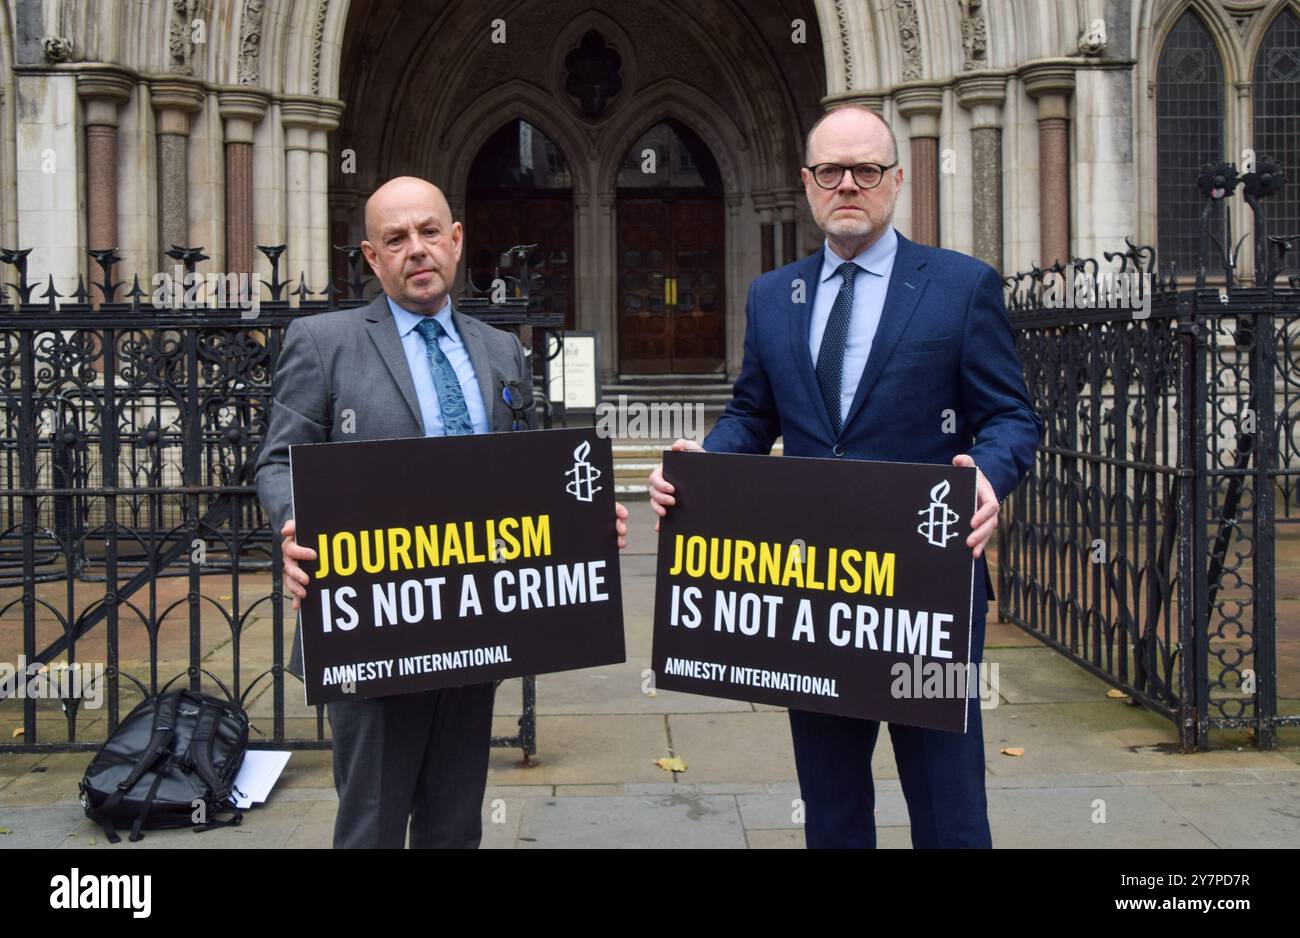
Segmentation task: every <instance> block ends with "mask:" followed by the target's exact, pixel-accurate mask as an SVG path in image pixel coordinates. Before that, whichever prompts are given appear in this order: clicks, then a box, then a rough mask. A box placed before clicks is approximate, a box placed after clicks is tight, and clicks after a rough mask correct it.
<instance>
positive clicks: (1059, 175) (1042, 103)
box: [1022, 63, 1074, 267]
mask: <svg viewBox="0 0 1300 938" xmlns="http://www.w3.org/2000/svg"><path fill="white" fill-rule="evenodd" d="M1022 79H1023V81H1024V83H1025V91H1026V92H1027V93H1028V94H1029V96H1030V97H1031V98H1033V99H1034V100H1035V101H1037V102H1038V213H1039V217H1040V219H1041V221H1040V223H1039V224H1040V229H1039V231H1040V233H1039V250H1040V251H1041V253H1042V258H1041V260H1040V261H1039V263H1040V264H1041V265H1042V266H1044V267H1049V266H1051V265H1052V264H1054V263H1056V262H1057V261H1060V262H1061V263H1065V262H1066V261H1067V260H1069V258H1070V93H1071V92H1072V91H1073V90H1074V68H1073V67H1072V66H1070V65H1065V64H1058V63H1045V64H1041V65H1034V66H1030V67H1029V68H1027V69H1026V70H1025V71H1024V72H1023V73H1022Z"/></svg>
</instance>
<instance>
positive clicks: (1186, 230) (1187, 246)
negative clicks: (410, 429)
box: [1156, 10, 1224, 273]
mask: <svg viewBox="0 0 1300 938" xmlns="http://www.w3.org/2000/svg"><path fill="white" fill-rule="evenodd" d="M1223 109H1224V87H1223V63H1222V62H1221V60H1220V59H1219V52H1218V50H1217V49H1216V48H1215V47H1214V40H1213V39H1211V38H1210V33H1209V31H1208V30H1206V28H1205V25H1204V24H1203V23H1202V22H1201V20H1200V17H1198V16H1197V15H1196V14H1195V13H1193V12H1192V11H1191V10H1188V11H1187V12H1185V13H1184V14H1183V15H1182V16H1181V17H1179V19H1178V22H1177V23H1175V24H1174V28H1173V29H1172V30H1170V31H1169V35H1168V36H1167V37H1166V38H1165V45H1164V48H1163V49H1162V50H1161V52H1160V64H1159V66H1158V68H1157V70H1156V173H1157V176H1158V184H1157V187H1156V200H1157V207H1156V224H1157V228H1158V231H1157V244H1158V251H1157V258H1158V260H1159V262H1160V264H1161V265H1162V266H1163V265H1164V264H1167V263H1168V262H1170V261H1173V262H1174V263H1175V264H1177V265H1178V271H1179V272H1180V273H1190V272H1191V271H1193V270H1194V269H1195V268H1196V262H1197V251H1198V244H1199V231H1200V227H1199V226H1200V215H1201V208H1202V205H1203V203H1202V201H1201V197H1200V193H1199V191H1198V190H1197V188H1196V177H1197V175H1198V173H1199V170H1200V168H1201V166H1202V165H1203V164H1205V163H1217V162H1218V161H1219V160H1221V159H1223V158H1224V138H1223V128H1224V119H1223Z"/></svg>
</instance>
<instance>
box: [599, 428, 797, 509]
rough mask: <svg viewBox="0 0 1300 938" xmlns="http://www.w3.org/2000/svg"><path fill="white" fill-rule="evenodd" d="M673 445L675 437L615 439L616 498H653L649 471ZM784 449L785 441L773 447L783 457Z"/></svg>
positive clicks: (779, 441)
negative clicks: (636, 439) (630, 440)
mask: <svg viewBox="0 0 1300 938" xmlns="http://www.w3.org/2000/svg"><path fill="white" fill-rule="evenodd" d="M672 444H673V441H672V440H638V441H635V442H618V441H615V443H614V446H613V449H614V497H615V498H618V499H619V500H622V501H645V500H647V499H649V498H650V484H649V477H650V473H651V472H652V471H653V470H654V468H655V466H657V465H659V462H660V460H661V459H662V458H663V452H664V450H666V449H669V448H670V447H671V446H672ZM784 452H785V446H784V443H783V441H781V440H777V442H776V445H775V446H773V447H772V455H773V456H780V455H782V454H783V453H784Z"/></svg>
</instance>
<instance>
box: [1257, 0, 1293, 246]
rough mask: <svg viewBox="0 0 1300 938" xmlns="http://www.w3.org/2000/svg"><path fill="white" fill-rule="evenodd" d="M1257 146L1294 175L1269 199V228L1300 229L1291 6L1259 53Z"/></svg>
mask: <svg viewBox="0 0 1300 938" xmlns="http://www.w3.org/2000/svg"><path fill="white" fill-rule="evenodd" d="M1253 146H1254V150H1255V155H1256V156H1257V157H1259V156H1271V157H1273V158H1274V159H1276V160H1278V161H1280V162H1281V163H1282V168H1283V170H1284V171H1285V172H1286V174H1287V175H1288V176H1289V177H1290V178H1289V179H1288V180H1287V185H1286V186H1285V187H1284V188H1283V189H1282V191H1281V192H1279V193H1278V194H1277V195H1274V196H1271V197H1270V198H1269V199H1268V200H1267V201H1265V202H1264V211H1265V212H1266V213H1267V217H1268V233H1269V234H1270V235H1274V236H1279V235H1296V234H1300V17H1297V16H1296V15H1295V14H1294V13H1292V12H1291V11H1290V10H1283V11H1282V12H1281V13H1280V14H1279V15H1278V17H1277V19H1275V20H1273V25H1272V26H1270V27H1269V28H1268V32H1267V33H1266V34H1265V35H1264V42H1263V44H1261V45H1260V47H1259V55H1258V56H1257V57H1256V58H1255V136H1254V144H1253ZM1269 251H1270V252H1271V251H1272V248H1269Z"/></svg>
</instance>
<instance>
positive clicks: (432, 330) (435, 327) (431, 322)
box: [415, 316, 447, 342]
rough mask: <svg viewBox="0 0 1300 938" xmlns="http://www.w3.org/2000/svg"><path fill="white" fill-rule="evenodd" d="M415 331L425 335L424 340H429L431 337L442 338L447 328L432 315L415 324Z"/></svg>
mask: <svg viewBox="0 0 1300 938" xmlns="http://www.w3.org/2000/svg"><path fill="white" fill-rule="evenodd" d="M415 331H416V332H418V333H420V335H421V336H423V337H424V341H426V342H428V341H429V340H430V339H440V338H442V336H443V334H444V333H445V332H446V331H447V330H445V329H444V328H442V323H440V322H438V320H436V319H434V318H433V317H432V316H425V317H424V318H423V319H421V320H420V321H419V322H417V323H416V324H415Z"/></svg>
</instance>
